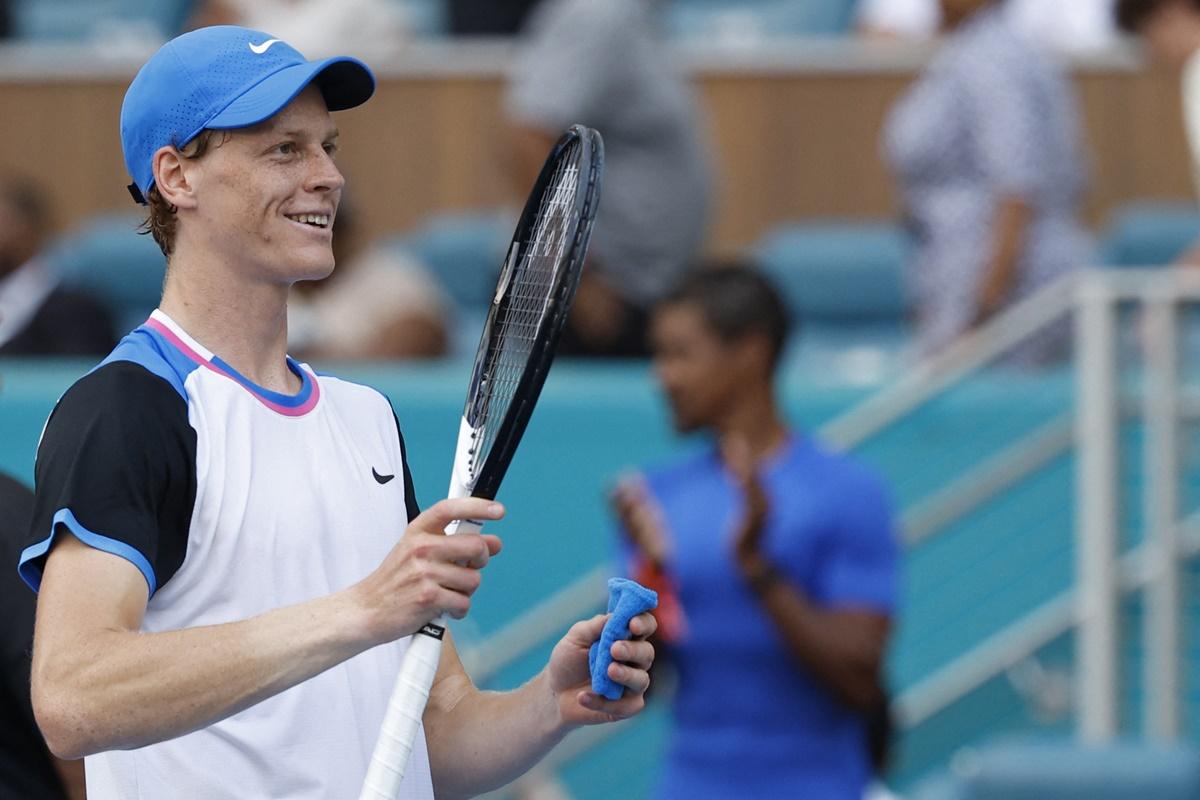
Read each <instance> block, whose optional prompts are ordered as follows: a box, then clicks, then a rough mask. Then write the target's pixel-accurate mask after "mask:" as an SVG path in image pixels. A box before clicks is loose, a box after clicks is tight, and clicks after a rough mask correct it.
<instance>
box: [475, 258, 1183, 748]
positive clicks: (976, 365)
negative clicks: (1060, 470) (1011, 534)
mask: <svg viewBox="0 0 1200 800" xmlns="http://www.w3.org/2000/svg"><path fill="white" fill-rule="evenodd" d="M1198 303H1200V270H1163V269H1155V270H1147V271H1126V272H1116V271H1088V272H1084V273H1079V274H1076V275H1072V276H1068V277H1066V278H1064V279H1062V280H1060V281H1058V282H1056V283H1054V284H1052V285H1050V286H1048V287H1046V288H1045V289H1044V290H1042V291H1041V292H1039V293H1038V294H1036V295H1034V296H1032V297H1030V298H1028V299H1026V300H1025V301H1023V302H1021V303H1019V304H1017V305H1014V306H1013V307H1011V308H1009V309H1007V310H1006V311H1004V312H1003V313H1001V314H999V315H997V316H996V317H994V318H993V319H992V320H990V321H989V322H988V323H987V324H986V325H984V326H981V327H980V328H978V329H977V330H975V331H973V332H971V333H970V334H968V335H967V336H964V337H963V338H962V339H961V340H960V341H959V342H957V343H956V344H955V345H953V346H951V347H950V348H948V349H947V350H946V351H945V352H943V353H942V354H940V355H939V356H937V357H936V358H933V359H930V360H928V361H926V362H923V363H922V364H919V365H917V366H915V367H914V368H913V369H912V370H910V371H909V372H908V374H907V375H906V376H904V377H903V378H901V379H900V380H898V381H896V382H895V383H894V384H893V385H892V386H890V387H888V388H887V389H885V390H882V391H880V392H879V393H878V394H876V395H875V396H873V397H872V398H870V399H868V400H867V401H865V402H863V403H861V404H860V405H859V406H857V407H855V408H854V409H852V410H850V411H849V412H847V413H846V414H844V415H842V416H840V417H838V418H837V419H835V420H833V421H831V422H829V423H828V424H826V425H825V426H824V427H823V428H822V429H821V431H820V434H821V436H822V437H823V438H824V439H825V440H826V441H829V442H831V443H833V444H835V445H837V446H839V447H842V448H844V449H852V448H854V447H856V446H859V445H861V444H863V443H864V442H866V441H867V440H869V439H870V438H871V437H872V436H875V435H877V434H878V433H880V432H882V431H884V430H885V429H887V428H889V427H891V426H893V425H895V424H897V423H898V422H901V421H903V420H904V419H905V418H906V417H908V416H909V415H910V414H912V413H914V412H915V411H917V410H918V409H920V408H921V407H923V406H924V405H925V404H926V403H927V402H929V401H930V400H932V399H933V398H935V397H937V396H938V395H940V394H942V393H944V392H945V391H947V390H948V389H950V388H952V387H954V386H956V385H958V384H959V383H961V382H962V381H963V380H965V379H966V378H968V377H969V376H970V375H971V374H973V373H975V372H977V371H979V370H980V369H982V368H983V367H985V366H986V365H988V364H989V363H990V362H992V361H994V360H996V359H997V358H999V357H1000V356H1002V355H1003V354H1004V353H1006V352H1007V351H1009V350H1010V349H1012V348H1013V347H1015V346H1016V345H1018V344H1020V343H1022V342H1023V341H1025V340H1026V339H1028V338H1029V337H1031V336H1033V335H1035V334H1037V333H1038V332H1040V331H1041V330H1042V329H1044V328H1045V327H1047V326H1049V325H1052V324H1055V323H1058V322H1060V321H1061V320H1063V319H1066V318H1069V317H1071V316H1072V315H1074V322H1075V339H1076V406H1075V409H1074V411H1073V413H1071V414H1066V415H1064V416H1061V417H1059V418H1056V419H1053V420H1051V421H1050V422H1048V423H1046V424H1044V425H1043V426H1042V427H1040V428H1038V429H1036V430H1034V431H1032V432H1030V433H1029V434H1026V435H1025V436H1023V437H1021V438H1020V439H1019V440H1017V441H1014V442H1012V443H1011V444H1010V445H1008V446H1007V447H1006V448H1005V449H1004V450H1002V451H1001V452H1000V453H999V454H997V455H994V456H992V457H991V458H989V459H987V460H986V461H984V462H982V463H981V464H979V465H977V466H976V467H974V468H973V469H972V470H970V471H969V472H968V473H966V474H964V475H961V476H959V477H957V478H956V479H955V480H954V481H952V482H951V483H949V484H947V485H946V486H944V487H942V488H941V489H940V490H938V491H936V492H934V493H933V494H932V495H931V496H929V497H927V498H925V499H924V500H922V501H921V502H919V503H917V504H916V505H914V506H912V507H910V508H908V509H906V510H905V512H904V514H903V517H902V525H903V529H904V531H905V543H906V545H907V546H909V547H913V546H916V545H918V544H919V543H920V542H923V541H925V540H928V539H929V538H931V537H934V536H936V535H937V534H938V533H939V531H941V530H944V529H945V528H946V527H947V526H949V525H950V524H951V523H952V522H954V521H956V520H958V519H961V518H962V517H963V516H965V515H966V514H967V513H969V512H970V511H971V510H972V509H974V508H976V507H978V506H979V505H981V504H983V503H984V502H987V501H988V500H991V499H993V498H995V497H997V496H998V495H1000V494H1001V493H1002V492H1003V491H1004V490H1005V489H1007V488H1008V487H1010V486H1012V485H1014V484H1015V483H1016V482H1017V481H1019V480H1021V479H1022V478H1023V477H1025V476H1028V475H1030V474H1032V473H1033V472H1035V471H1036V470H1037V469H1039V468H1040V467H1042V466H1044V465H1045V464H1047V463H1048V462H1050V461H1051V460H1052V459H1054V458H1056V457H1058V456H1060V455H1062V454H1063V453H1065V452H1068V451H1070V449H1071V448H1072V447H1074V448H1075V450H1076V456H1077V458H1076V464H1077V467H1076V470H1077V471H1076V497H1075V504H1076V512H1077V513H1076V520H1077V521H1076V531H1075V539H1076V583H1075V585H1074V586H1072V587H1069V588H1068V589H1067V590H1066V591H1064V592H1062V593H1061V594H1059V595H1057V596H1056V597H1054V598H1052V599H1051V600H1050V601H1048V602H1046V603H1045V604H1043V605H1042V606H1040V607H1039V608H1037V609H1035V610H1033V611H1032V612H1030V613H1028V614H1027V615H1025V616H1024V617H1023V618H1021V619H1018V620H1016V621H1014V622H1013V623H1011V624H1010V625H1009V626H1008V627H1006V628H1004V629H1002V630H1000V631H999V632H997V633H996V634H994V635H992V636H990V637H988V638H987V639H986V640H984V641H983V642H981V643H980V644H978V645H977V646H975V647H973V648H972V649H971V650H969V651H968V652H966V653H963V654H962V655H961V656H959V657H958V658H956V659H954V660H953V661H951V662H950V663H948V664H946V665H944V666H943V667H941V668H940V669H938V670H936V671H934V672H933V673H931V674H930V675H928V676H927V677H926V678H924V679H923V680H921V681H919V682H918V683H916V684H914V685H912V686H910V687H908V688H907V689H905V690H904V691H903V692H902V693H900V694H899V695H898V696H897V697H896V698H895V700H894V702H893V708H894V711H895V714H896V718H897V720H898V722H899V723H900V725H901V727H902V728H912V727H914V726H916V725H919V724H920V723H922V722H924V721H925V720H928V719H929V718H930V717H932V716H934V715H936V714H937V713H939V712H940V711H942V710H944V709H945V708H947V707H949V706H950V705H952V704H953V703H955V702H957V701H958V700H960V699H961V698H963V697H964V696H965V695H967V694H969V693H970V692H971V691H973V690H975V689H977V688H978V687H980V686H982V685H983V684H984V683H986V682H987V681H989V680H992V679H994V678H995V677H997V676H1000V675H1003V674H1004V673H1005V671H1006V670H1008V669H1010V668H1012V667H1013V666H1014V665H1016V664H1018V663H1020V662H1021V661H1023V660H1024V659H1027V658H1028V657H1030V656H1031V655H1033V654H1035V653H1036V652H1037V651H1038V650H1040V649H1041V648H1043V647H1045V646H1046V645H1047V644H1049V643H1050V642H1052V641H1054V640H1055V639H1057V638H1058V637H1060V636H1062V635H1063V634H1065V633H1067V632H1069V631H1071V630H1072V629H1075V630H1076V631H1077V637H1076V647H1077V653H1076V659H1075V661H1076V686H1077V689H1078V696H1077V707H1078V712H1079V714H1078V725H1079V728H1078V732H1079V735H1080V736H1081V737H1082V738H1084V739H1087V740H1092V741H1099V740H1106V739H1109V738H1112V737H1113V736H1115V735H1116V733H1117V701H1118V668H1117V665H1118V636H1119V626H1118V619H1117V608H1118V601H1119V599H1120V597H1121V596H1122V595H1123V594H1126V593H1130V592H1134V591H1144V592H1145V600H1146V609H1147V614H1146V625H1145V626H1144V627H1145V650H1146V654H1147V664H1146V669H1145V675H1144V680H1145V687H1144V688H1145V696H1146V719H1145V725H1144V727H1145V730H1146V732H1147V733H1148V734H1149V735H1152V736H1155V737H1158V738H1166V739H1171V738H1175V737H1177V736H1178V735H1179V731H1180V727H1181V721H1180V718H1179V707H1180V705H1181V702H1182V694H1181V680H1180V675H1179V672H1180V669H1179V664H1180V653H1181V647H1180V631H1181V627H1182V622H1181V607H1180V568H1179V567H1180V563H1181V561H1182V560H1185V559H1187V558H1191V557H1194V556H1196V555H1200V514H1196V515H1194V516H1193V517H1190V518H1188V519H1187V520H1180V516H1179V515H1180V509H1179V497H1178V489H1177V487H1178V485H1179V475H1180V469H1181V466H1180V459H1179V448H1178V441H1179V430H1180V421H1181V420H1184V419H1197V418H1200V398H1198V397H1196V396H1190V395H1189V396H1187V397H1184V396H1183V395H1182V394H1181V389H1180V376H1179V368H1178V365H1179V358H1180V354H1179V336H1178V334H1177V327H1178V313H1177V310H1178V307H1179V306H1180V305H1181V304H1198ZM1129 304H1133V305H1137V306H1139V307H1140V308H1141V319H1142V323H1141V325H1140V329H1141V341H1142V349H1143V350H1144V351H1145V359H1144V379H1143V385H1142V392H1141V398H1142V400H1141V404H1140V407H1139V408H1138V411H1139V412H1140V415H1141V416H1142V418H1143V421H1144V424H1145V431H1146V436H1145V439H1144V446H1143V453H1142V462H1143V469H1144V471H1145V475H1146V480H1145V492H1144V496H1143V498H1142V503H1143V506H1144V509H1143V510H1144V519H1145V525H1146V536H1145V540H1144V542H1143V544H1142V545H1140V546H1139V547H1138V548H1136V549H1134V550H1132V551H1131V552H1128V553H1126V554H1125V555H1124V556H1120V555H1119V552H1118V543H1117V521H1118V508H1117V498H1118V496H1119V492H1118V484H1117V481H1118V458H1119V454H1118V450H1117V431H1118V425H1119V423H1120V420H1121V418H1122V417H1123V416H1125V413H1123V412H1125V411H1126V409H1125V408H1123V403H1122V398H1121V397H1120V388H1119V385H1118V378H1119V372H1118V353H1117V349H1118V343H1119V337H1118V332H1119V331H1118V326H1119V324H1120V318H1119V314H1118V309H1119V307H1121V306H1123V305H1129ZM603 573H604V571H603V569H602V568H601V569H597V570H595V571H593V572H591V573H588V574H587V575H585V576H583V577H581V578H580V579H578V580H577V581H576V582H575V583H573V584H571V585H570V586H568V587H567V588H566V589H564V590H562V591H560V592H558V593H556V594H555V595H554V596H553V597H551V598H549V599H547V600H546V601H544V602H543V603H541V604H539V606H538V607H536V608H535V609H533V610H531V611H530V612H527V613H526V614H524V615H522V616H520V617H518V618H517V619H515V620H514V621H513V622H512V623H510V624H509V625H507V626H505V628H504V629H503V630H502V631H500V632H498V633H497V634H496V635H494V636H493V637H491V638H489V639H488V640H486V641H485V642H483V643H482V644H481V645H479V646H477V647H473V648H467V649H466V650H465V652H464V661H465V662H466V663H467V664H468V665H472V666H473V667H474V668H475V669H476V670H481V671H482V673H483V674H485V675H487V674H493V673H494V672H495V670H498V669H500V668H502V667H503V666H504V665H506V664H508V663H511V662H512V661H513V660H515V659H516V658H518V657H519V656H520V655H522V654H523V653H525V652H526V651H527V650H528V649H529V648H530V647H532V646H535V645H536V644H539V643H541V642H543V641H545V640H546V639H548V638H550V637H551V636H552V635H554V634H555V633H557V632H558V631H560V630H561V629H562V628H563V627H564V626H565V625H567V624H569V623H570V622H572V621H573V620H574V619H576V618H577V617H578V616H579V615H581V614H584V613H588V612H589V611H590V610H593V609H597V608H599V607H601V606H602V604H603V599H604V590H603ZM584 738H585V739H586V741H580V742H577V743H576V744H575V745H574V746H572V747H570V748H569V750H570V753H569V755H577V754H578V753H580V752H581V751H582V750H585V749H587V748H589V747H592V746H594V745H596V744H598V743H599V742H600V741H603V739H605V738H607V736H606V734H605V733H604V729H603V728H602V729H597V730H595V731H592V732H591V735H589V736H588V737H584ZM567 755H568V754H567V753H562V754H559V756H560V758H556V759H554V761H555V763H562V761H563V760H564V759H563V756H567Z"/></svg>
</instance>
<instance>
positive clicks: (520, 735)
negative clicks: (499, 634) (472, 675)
mask: <svg viewBox="0 0 1200 800" xmlns="http://www.w3.org/2000/svg"><path fill="white" fill-rule="evenodd" d="M448 680H450V681H453V682H454V685H453V686H449V687H448V686H442V687H439V691H438V692H437V693H436V694H435V695H432V696H431V705H430V707H429V708H427V709H426V712H425V733H426V737H427V742H428V745H429V763H430V768H431V770H432V773H433V784H434V788H435V790H436V792H437V796H438V797H440V798H455V797H472V796H474V795H477V794H480V793H482V792H486V791H489V790H491V789H495V788H497V787H500V786H503V785H505V784H506V783H508V782H509V781H512V780H515V779H516V778H518V777H519V776H521V775H522V774H524V773H525V772H526V771H527V770H528V769H529V768H530V767H532V766H533V765H534V764H536V763H537V762H538V761H539V760H540V759H541V758H542V757H543V756H544V755H546V753H548V752H550V750H551V749H552V748H553V747H554V746H555V745H556V744H558V743H559V742H560V741H562V739H563V737H564V736H566V734H567V733H568V732H569V731H570V730H571V727H570V726H568V725H565V724H563V723H562V722H561V718H560V715H559V708H558V699H557V697H556V696H555V695H554V693H553V691H551V689H550V688H549V685H548V683H547V679H546V676H545V673H541V674H539V675H538V676H537V677H535V678H534V679H533V680H531V681H529V682H528V683H526V684H525V685H524V686H522V687H521V688H519V689H516V690H513V691H511V692H481V691H479V690H478V689H476V688H475V687H474V686H473V685H472V684H471V682H470V680H469V679H468V678H467V677H466V676H465V675H456V676H454V677H453V678H450V679H448ZM434 697H438V698H439V699H437V700H436V701H435V700H434ZM464 701H465V702H464ZM431 715H433V716H436V719H431ZM439 733H440V734H441V735H440V736H439Z"/></svg>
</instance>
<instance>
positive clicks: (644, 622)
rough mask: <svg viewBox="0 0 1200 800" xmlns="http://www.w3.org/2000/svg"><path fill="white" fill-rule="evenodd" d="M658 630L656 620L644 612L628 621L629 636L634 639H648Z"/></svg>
mask: <svg viewBox="0 0 1200 800" xmlns="http://www.w3.org/2000/svg"><path fill="white" fill-rule="evenodd" d="M656 630H658V620H656V619H655V618H654V615H653V614H651V613H649V612H646V613H643V614H638V615H637V616H636V617H634V618H633V619H631V620H629V635H630V636H632V637H633V638H634V639H649V638H650V637H651V636H653V635H654V632H655V631H656Z"/></svg>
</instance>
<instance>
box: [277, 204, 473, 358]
mask: <svg viewBox="0 0 1200 800" xmlns="http://www.w3.org/2000/svg"><path fill="white" fill-rule="evenodd" d="M362 239H363V237H362V236H361V234H360V231H359V230H358V227H357V225H356V224H355V218H354V215H353V212H352V211H351V208H350V206H348V205H347V204H346V202H345V201H344V200H343V201H342V204H341V205H340V206H339V207H338V213H337V219H336V220H335V223H334V237H333V247H334V258H335V261H336V263H337V268H336V269H335V270H334V271H333V275H331V276H330V277H328V278H326V279H325V280H322V281H315V282H304V283H299V284H297V285H296V287H295V291H293V292H292V295H291V299H290V300H289V302H288V347H289V349H290V350H291V351H292V352H293V354H294V355H296V356H298V357H300V358H304V359H318V358H320V359H376V360H377V359H396V358H432V357H436V356H441V355H445V353H446V350H447V340H448V338H449V337H448V334H447V330H446V327H447V319H448V318H450V317H451V309H450V303H449V302H448V301H447V299H446V297H445V295H444V294H443V292H442V290H441V287H440V286H438V284H437V281H436V280H434V278H433V276H431V275H430V274H429V272H428V271H427V270H426V269H425V268H424V267H423V266H422V265H421V264H420V263H419V262H417V261H416V260H415V259H413V258H411V257H409V256H405V255H403V254H402V253H400V252H399V251H396V250H393V249H389V248H387V247H384V246H381V245H378V244H374V245H372V244H367V243H366V242H364V241H363V240H362Z"/></svg>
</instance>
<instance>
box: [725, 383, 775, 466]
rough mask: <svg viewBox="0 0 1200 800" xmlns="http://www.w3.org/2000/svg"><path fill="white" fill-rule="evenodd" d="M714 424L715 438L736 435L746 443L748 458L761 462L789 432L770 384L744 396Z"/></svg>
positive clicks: (771, 454) (768, 456) (770, 454)
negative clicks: (748, 450) (748, 452)
mask: <svg viewBox="0 0 1200 800" xmlns="http://www.w3.org/2000/svg"><path fill="white" fill-rule="evenodd" d="M714 427H715V428H716V434H717V438H718V439H724V438H726V437H728V436H736V437H737V438H739V439H741V440H742V441H743V442H745V443H746V446H747V447H748V448H749V449H750V456H751V458H752V459H753V460H754V461H755V462H760V463H761V462H762V461H764V460H767V459H770V458H771V457H772V456H774V455H775V454H776V453H778V452H779V450H780V449H781V448H782V447H783V446H784V445H785V444H786V443H787V441H788V438H789V435H790V434H789V431H788V427H787V423H786V422H784V419H783V417H782V415H781V414H780V413H779V408H778V407H777V406H776V404H775V397H774V394H773V392H772V389H771V387H770V386H766V387H763V388H762V389H761V390H759V391H755V392H751V393H748V394H746V395H745V396H743V397H742V398H741V402H739V403H738V405H737V407H736V408H733V409H731V410H730V412H729V413H728V414H726V415H725V417H724V419H722V420H721V421H720V422H719V423H718V424H717V425H716V426H714Z"/></svg>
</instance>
